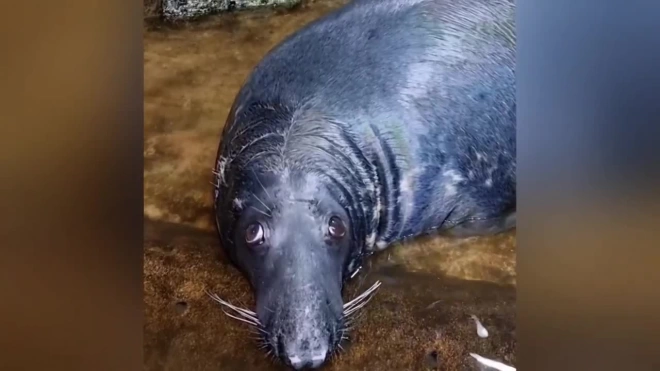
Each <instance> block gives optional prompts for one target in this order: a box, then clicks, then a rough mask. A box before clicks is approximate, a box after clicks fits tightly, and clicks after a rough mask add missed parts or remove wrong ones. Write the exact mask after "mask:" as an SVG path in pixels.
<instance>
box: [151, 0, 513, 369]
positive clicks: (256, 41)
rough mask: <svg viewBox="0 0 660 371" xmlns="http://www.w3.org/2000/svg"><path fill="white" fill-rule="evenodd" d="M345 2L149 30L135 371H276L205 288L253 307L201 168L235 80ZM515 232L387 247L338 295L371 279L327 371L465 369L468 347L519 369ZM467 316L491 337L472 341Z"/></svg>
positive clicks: (207, 172) (209, 158)
mask: <svg viewBox="0 0 660 371" xmlns="http://www.w3.org/2000/svg"><path fill="white" fill-rule="evenodd" d="M343 2H344V1H335V0H328V1H317V2H303V4H302V5H301V6H299V7H297V8H296V9H295V10H294V11H284V10H278V11H256V12H241V13H240V14H239V13H231V14H223V15H220V16H214V17H210V18H207V19H205V20H203V21H200V22H197V23H195V24H187V25H178V26H176V27H172V26H163V25H161V26H154V25H151V26H149V28H148V29H147V30H146V31H145V36H144V46H145V56H144V61H145V70H144V73H145V80H144V81H145V128H144V133H145V147H144V148H145V152H144V159H145V169H144V191H145V196H144V212H145V244H144V248H145V250H144V281H145V282H144V290H145V325H144V331H145V342H144V347H145V349H144V356H145V370H150V371H151V370H153V371H156V370H186V371H188V370H275V369H280V368H279V367H278V366H277V365H276V364H274V363H273V362H272V361H270V360H268V359H267V358H266V357H265V356H264V355H263V354H262V353H261V352H260V351H259V350H257V348H256V345H255V343H254V341H252V340H251V339H250V336H251V334H250V333H249V332H248V330H247V328H246V327H245V326H244V325H242V324H240V323H237V322H236V321H234V320H232V319H230V318H228V317H226V316H224V314H223V313H222V311H221V310H220V308H219V307H218V306H217V304H214V302H212V301H211V300H210V299H209V298H208V297H207V296H206V295H205V294H204V291H205V290H206V289H208V290H211V291H213V292H216V293H217V294H219V295H220V296H221V297H223V298H224V299H226V300H229V301H231V302H234V303H242V304H244V305H246V306H248V307H249V306H250V305H251V303H252V300H253V298H252V295H251V293H250V292H249V288H248V286H247V282H246V281H245V280H244V279H243V277H242V276H241V275H240V274H239V273H238V272H237V271H236V269H234V268H233V267H231V266H230V265H229V264H228V263H227V262H226V261H225V260H224V257H223V256H222V255H221V254H219V246H218V244H219V242H218V240H217V238H216V236H215V234H214V231H213V223H212V219H211V218H210V215H211V184H210V182H211V168H212V166H213V160H214V157H215V153H216V148H217V144H218V141H219V136H220V132H221V130H222V125H223V123H224V119H225V117H226V115H227V111H228V109H229V107H230V105H231V102H232V100H233V98H234V94H235V93H236V91H237V90H238V88H239V86H240V84H241V82H242V81H243V79H244V78H245V77H246V76H247V74H248V72H249V71H250V69H251V68H252V66H254V65H255V64H256V63H257V62H258V61H259V59H260V58H261V57H262V56H263V55H264V54H265V53H266V51H267V50H268V49H270V48H271V47H272V46H273V45H274V44H275V43H277V42H278V41H279V40H281V39H282V38H283V37H284V36H286V35H287V34H289V33H291V32H293V31H294V30H296V29H298V28H299V27H301V26H302V25H303V24H305V23H307V22H309V21H311V20H312V19H315V18H317V17H319V16H320V15H322V14H323V13H325V12H327V11H329V10H331V9H333V8H335V7H337V6H339V5H341V4H342V3H343ZM515 250H516V249H515V232H511V233H509V234H505V235H501V236H496V237H489V238H470V239H447V238H441V237H433V238H424V239H420V240H418V241H415V242H413V243H409V244H406V245H405V246H394V247H393V248H391V249H390V250H387V251H385V252H383V253H381V254H379V255H377V256H375V257H373V259H372V260H371V263H372V264H371V266H370V267H368V268H367V269H365V270H364V271H363V272H361V273H360V275H358V276H357V277H356V278H355V279H354V281H353V282H351V284H350V285H349V287H347V290H346V298H347V299H348V298H349V297H350V296H351V294H354V293H355V292H357V290H360V289H364V288H366V287H367V286H368V285H370V283H372V282H373V281H375V280H377V279H378V280H381V281H382V282H383V286H382V287H381V289H380V290H379V293H378V295H377V296H376V297H375V298H374V299H373V300H372V302H371V303H370V304H369V306H368V307H367V308H366V311H365V312H364V315H363V316H362V318H361V320H360V322H359V325H358V326H357V327H356V329H355V331H354V333H353V337H352V342H351V343H350V344H347V345H346V346H345V348H347V349H346V352H344V353H343V354H341V355H340V356H339V357H338V358H337V359H334V360H333V361H332V362H331V363H330V364H329V365H328V368H327V369H329V370H423V369H433V368H435V369H439V370H474V369H478V368H477V367H476V364H475V362H474V360H472V358H471V357H470V356H469V353H470V352H474V353H477V354H480V355H483V356H485V357H488V358H493V359H497V360H500V361H503V362H504V363H507V364H515V348H516V340H515V299H516V291H515V290H516V288H515V287H516V286H515V285H516V279H515V256H516V253H515ZM470 315H476V316H477V317H478V318H479V319H480V320H481V321H482V322H483V324H484V326H486V327H487V329H488V331H489V333H490V336H489V337H488V338H486V339H482V338H479V337H478V336H477V334H476V328H475V324H474V322H473V321H472V320H471V319H470Z"/></svg>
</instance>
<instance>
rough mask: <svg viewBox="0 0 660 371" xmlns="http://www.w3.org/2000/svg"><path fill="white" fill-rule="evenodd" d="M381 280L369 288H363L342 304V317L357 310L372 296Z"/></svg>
mask: <svg viewBox="0 0 660 371" xmlns="http://www.w3.org/2000/svg"><path fill="white" fill-rule="evenodd" d="M380 285H381V282H380V281H376V282H375V283H374V284H373V285H371V287H370V288H368V289H367V290H365V291H364V292H363V293H362V294H360V295H359V296H357V297H356V298H354V299H353V300H351V301H349V302H348V303H346V304H344V317H348V316H350V315H351V314H353V313H355V312H357V311H358V310H360V309H361V308H363V307H364V306H365V305H366V304H367V303H368V302H369V301H370V300H371V298H372V297H373V296H374V294H375V292H376V290H378V288H379V287H380Z"/></svg>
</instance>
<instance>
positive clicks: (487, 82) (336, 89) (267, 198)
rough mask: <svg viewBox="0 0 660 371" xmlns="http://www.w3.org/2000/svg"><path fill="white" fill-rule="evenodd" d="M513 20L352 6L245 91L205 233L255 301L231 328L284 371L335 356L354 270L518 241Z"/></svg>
mask: <svg viewBox="0 0 660 371" xmlns="http://www.w3.org/2000/svg"><path fill="white" fill-rule="evenodd" d="M514 19H515V5H514V2H513V1H508V0H491V1H489V0H356V1H353V2H351V3H349V4H347V5H346V6H344V7H342V8H341V9H338V10H336V11H334V12H331V13H329V14H327V15H326V16H324V17H322V18H320V19H318V20H316V21H314V22H312V23H310V24H308V25H307V26H305V27H303V28H302V29H300V30H299V31H297V32H295V33H294V34H292V35H290V36H289V37H287V38H286V39H285V40H284V41H283V42H281V43H280V44H279V45H277V46H276V47H275V48H273V49H272V50H271V51H269V52H268V54H267V55H266V56H265V57H264V58H263V59H262V60H261V62H260V63H259V64H258V65H257V66H256V67H255V68H254V70H253V71H252V72H251V74H250V76H249V77H248V78H247V80H246V81H245V83H244V85H243V86H242V88H241V89H240V91H239V92H238V94H237V96H236V98H235V101H234V103H233V105H232V107H231V110H230V113H229V115H228V117H227V121H226V124H225V127H224V129H223V132H222V138H221V142H220V146H219V149H218V155H217V160H216V164H215V183H216V184H215V192H214V197H215V201H214V207H215V217H216V222H217V227H218V232H219V236H220V240H221V244H222V246H223V249H224V251H225V252H226V254H227V256H228V257H229V259H230V260H231V261H232V262H233V263H234V264H235V265H236V266H237V267H238V268H239V269H240V270H241V271H242V272H243V273H244V274H245V276H246V277H247V279H248V280H249V282H250V283H251V286H252V287H253V289H254V294H255V297H256V311H254V312H253V311H250V310H247V309H242V308H237V307H231V308H232V309H233V310H234V311H235V312H234V316H236V317H237V318H240V319H242V320H243V321H245V322H248V323H250V324H252V325H254V326H255V327H257V328H258V329H259V332H260V334H261V335H262V338H263V346H264V347H265V348H266V349H268V351H269V352H270V353H272V354H274V355H275V356H276V357H277V358H279V359H280V360H281V361H282V362H283V363H285V364H286V365H289V366H291V367H293V368H295V369H302V368H306V367H311V368H316V367H319V366H321V365H322V364H324V363H325V361H326V360H327V359H328V358H329V357H330V355H331V354H333V353H334V352H336V351H337V349H339V347H340V346H341V345H340V341H341V340H342V339H343V338H345V337H346V335H347V333H346V331H347V330H346V323H347V318H348V317H350V315H351V314H352V313H355V312H356V311H357V310H358V309H359V308H361V307H363V306H364V304H365V303H366V301H367V299H368V297H370V295H367V293H365V294H364V295H361V296H360V297H359V298H358V299H359V300H358V299H356V300H355V301H352V302H350V303H347V304H344V303H343V299H342V289H343V287H344V285H345V283H346V282H347V280H349V279H350V278H351V277H352V276H354V275H355V273H356V272H357V271H358V269H359V268H360V266H361V264H362V262H363V261H364V258H365V257H366V256H368V255H370V254H373V253H374V252H376V251H378V250H382V249H384V248H386V247H387V246H390V245H392V244H393V243H395V242H401V241H404V240H406V239H410V238H415V237H417V236H420V235H423V234H428V233H446V234H450V235H455V236H473V235H483V234H493V233H500V232H502V231H505V230H508V229H510V228H514V227H515V211H516V98H515V97H516V89H515V45H516V37H515V24H514ZM372 292H373V289H372V290H371V292H370V293H372ZM217 299H218V300H219V301H221V302H222V299H220V298H217ZM223 303H225V304H227V305H229V306H230V304H228V303H226V302H223Z"/></svg>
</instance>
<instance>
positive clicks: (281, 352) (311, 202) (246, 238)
mask: <svg viewBox="0 0 660 371" xmlns="http://www.w3.org/2000/svg"><path fill="white" fill-rule="evenodd" d="M234 193H235V197H234V199H233V201H232V203H233V209H234V212H235V221H234V223H232V225H233V228H231V229H230V230H229V231H227V238H226V239H225V240H226V241H227V242H228V246H227V248H228V249H227V250H228V251H229V254H230V255H231V257H232V260H233V261H234V262H235V263H236V264H237V265H238V266H239V267H240V268H241V269H242V270H243V271H244V272H245V274H246V275H247V277H248V278H249V280H250V282H251V284H252V286H253V288H254V291H255V294H256V304H257V307H256V313H254V314H252V313H248V314H249V315H251V316H252V319H251V320H252V321H253V322H254V323H256V324H257V325H256V326H257V327H259V329H260V331H261V334H262V335H263V340H264V346H265V347H268V348H269V349H270V350H271V351H272V352H273V353H274V354H275V355H276V356H277V357H279V358H280V359H281V360H282V361H283V362H285V363H286V364H288V365H290V366H292V367H294V368H296V369H300V368H303V367H318V366H320V365H321V364H322V363H323V362H324V361H325V360H326V358H327V357H328V356H329V355H330V354H332V353H333V352H334V351H335V350H336V349H337V348H338V345H339V342H340V341H341V339H342V337H343V334H344V331H345V322H344V316H345V311H344V305H343V304H344V303H343V301H342V295H341V291H342V284H343V280H344V274H345V272H346V269H347V268H346V265H347V262H348V261H349V260H350V259H349V258H350V256H351V254H350V253H351V248H352V247H353V246H354V240H353V236H354V233H353V231H352V230H351V219H350V215H349V214H348V213H347V212H346V210H345V209H344V208H343V207H342V206H341V205H340V203H339V202H338V201H337V200H336V198H335V197H333V195H332V192H331V191H329V190H328V189H327V188H326V187H324V186H323V183H322V182H319V181H318V177H317V175H315V174H309V173H307V174H304V173H289V174H284V175H282V174H273V173H270V174H267V173H266V174H264V173H257V172H247V173H246V176H245V177H244V179H243V182H242V186H241V188H240V189H236V190H235V192H234ZM227 212H229V210H227ZM218 220H219V221H220V220H222V218H218ZM222 227H223V225H222V223H221V222H220V225H219V229H220V230H222ZM349 309H350V308H349ZM248 320H250V318H248ZM255 320H256V321H255Z"/></svg>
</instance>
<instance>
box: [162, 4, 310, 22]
mask: <svg viewBox="0 0 660 371" xmlns="http://www.w3.org/2000/svg"><path fill="white" fill-rule="evenodd" d="M300 1H301V0H162V4H163V5H162V7H163V16H164V17H165V18H166V19H168V20H186V19H192V18H197V17H200V16H204V15H208V14H214V13H219V12H224V11H232V10H241V9H252V8H259V7H269V6H282V7H291V6H294V5H297V4H298V3H300Z"/></svg>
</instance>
